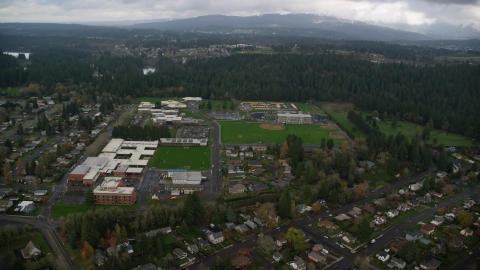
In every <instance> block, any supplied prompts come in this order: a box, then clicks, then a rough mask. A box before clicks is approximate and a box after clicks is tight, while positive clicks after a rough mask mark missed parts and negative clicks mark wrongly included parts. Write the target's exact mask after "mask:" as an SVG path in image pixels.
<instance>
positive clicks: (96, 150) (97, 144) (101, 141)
mask: <svg viewBox="0 0 480 270" xmlns="http://www.w3.org/2000/svg"><path fill="white" fill-rule="evenodd" d="M108 142H110V137H109V136H108V134H106V133H102V134H100V135H99V136H98V137H97V138H96V139H95V141H94V142H93V143H92V144H90V145H89V146H87V147H86V148H85V153H86V154H87V155H89V156H93V157H96V156H98V154H100V152H101V151H102V149H103V148H104V147H105V146H106V145H107V144H108Z"/></svg>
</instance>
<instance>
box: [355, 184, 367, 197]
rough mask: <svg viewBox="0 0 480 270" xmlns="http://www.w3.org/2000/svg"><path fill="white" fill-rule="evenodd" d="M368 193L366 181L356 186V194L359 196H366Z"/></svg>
mask: <svg viewBox="0 0 480 270" xmlns="http://www.w3.org/2000/svg"><path fill="white" fill-rule="evenodd" d="M367 194H368V185H367V183H366V182H365V181H363V182H361V183H360V184H358V185H357V186H356V187H355V196H356V197H357V198H361V197H365V196H366V195H367Z"/></svg>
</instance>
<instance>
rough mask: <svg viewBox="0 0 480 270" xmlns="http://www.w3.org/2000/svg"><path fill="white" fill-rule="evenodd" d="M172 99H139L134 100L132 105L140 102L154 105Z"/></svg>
mask: <svg viewBox="0 0 480 270" xmlns="http://www.w3.org/2000/svg"><path fill="white" fill-rule="evenodd" d="M170 99H174V98H154V97H141V98H134V99H133V101H132V103H140V102H150V103H155V102H159V101H165V100H170Z"/></svg>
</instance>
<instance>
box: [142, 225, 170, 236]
mask: <svg viewBox="0 0 480 270" xmlns="http://www.w3.org/2000/svg"><path fill="white" fill-rule="evenodd" d="M171 232H172V228H170V227H165V228H160V229H156V230H152V231H149V232H146V233H145V234H146V235H147V236H148V237H154V236H155V235H157V234H158V233H162V234H167V233H171Z"/></svg>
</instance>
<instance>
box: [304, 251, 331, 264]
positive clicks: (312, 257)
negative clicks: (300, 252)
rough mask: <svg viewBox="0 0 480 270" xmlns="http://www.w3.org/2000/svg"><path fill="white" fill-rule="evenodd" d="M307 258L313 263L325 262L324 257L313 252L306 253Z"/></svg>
mask: <svg viewBox="0 0 480 270" xmlns="http://www.w3.org/2000/svg"><path fill="white" fill-rule="evenodd" d="M308 258H309V259H310V260H312V261H313V262H314V263H318V262H324V261H326V260H327V258H325V257H324V256H322V255H320V254H318V253H315V252H313V251H311V252H309V253H308Z"/></svg>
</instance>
